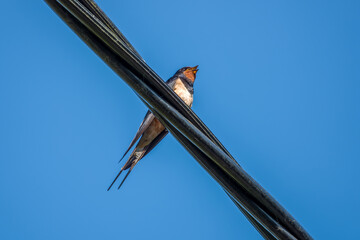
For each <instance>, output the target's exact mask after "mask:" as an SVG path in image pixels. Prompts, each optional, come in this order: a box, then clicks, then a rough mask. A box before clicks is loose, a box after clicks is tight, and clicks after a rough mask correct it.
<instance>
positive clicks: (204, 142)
mask: <svg viewBox="0 0 360 240" xmlns="http://www.w3.org/2000/svg"><path fill="white" fill-rule="evenodd" d="M46 2H48V4H49V2H52V4H53V5H54V2H55V1H50V0H47V1H46ZM62 2H64V1H62ZM69 2H70V1H69ZM74 2H77V1H74ZM49 5H51V3H50V4H49ZM64 5H66V4H64ZM71 7H72V6H68V9H69V8H71ZM63 10H64V9H63ZM54 11H55V12H57V13H58V11H56V10H54ZM63 12H64V11H63ZM85 12H86V11H85ZM78 13H79V12H78ZM80 13H81V11H80ZM66 14H68V13H67V12H66ZM66 14H65V15H66ZM73 14H74V13H73ZM58 15H61V14H59V13H58ZM63 15H64V14H63ZM68 15H69V14H68ZM76 16H78V15H76ZM61 17H63V19H64V16H61ZM68 17H69V16H68ZM66 20H67V21H66ZM74 20H75V19H72V21H69V19H65V20H64V21H65V22H67V24H68V25H69V26H70V27H72V28H73V29H74V28H76V27H74V25H76V24H74V22H75V21H74ZM79 26H80V27H79ZM95 26H96V24H95ZM77 27H78V29H76V30H74V31H75V32H76V33H77V34H78V35H79V36H80V37H83V40H84V41H85V42H86V41H87V42H86V43H87V44H88V45H89V46H90V47H92V48H93V50H94V51H95V52H97V54H98V55H99V56H100V57H102V58H103V59H104V61H105V62H107V63H108V65H109V66H111V67H112V68H113V69H114V71H116V72H117V73H118V74H119V75H120V76H121V77H122V78H123V79H124V80H125V81H126V79H125V78H126V76H124V75H126V74H128V76H127V77H128V79H127V83H128V84H129V85H130V86H131V87H133V89H135V90H136V91H138V93H139V91H140V92H141V91H142V93H143V94H144V93H145V94H149V92H148V91H149V90H150V91H151V87H150V86H149V89H146V86H144V85H141V83H142V82H141V80H140V82H138V83H131V82H128V81H133V80H134V79H135V78H136V76H135V75H133V73H132V72H131V71H130V70H129V69H131V66H130V67H129V66H128V65H131V64H133V63H129V62H126V59H125V60H124V59H119V58H118V57H117V56H116V55H119V53H118V52H117V51H114V49H112V50H113V51H114V52H116V54H114V53H113V52H112V51H110V49H107V50H108V51H107V53H106V51H102V50H103V49H104V48H105V45H103V43H102V41H103V38H101V39H102V41H99V39H97V43H95V44H94V42H96V41H94V39H95V38H94V39H89V36H90V35H91V34H90V32H88V31H85V30H84V26H82V25H80V24H79V23H78V26H77ZM87 27H89V26H87ZM92 27H94V26H92ZM89 28H90V27H89ZM105 30H106V29H105ZM100 33H101V32H100ZM81 35H82V36H81ZM99 35H101V34H99ZM105 39H106V37H105ZM91 41H93V42H92V43H91ZM111 41H112V40H111V38H110V42H111ZM96 44H98V45H96ZM109 45H112V44H111V43H110V44H109ZM115 49H117V50H119V49H118V48H117V47H116V46H115ZM96 50H97V51H96ZM120 51H122V50H121V48H120ZM128 52H129V51H128ZM109 54H110V55H111V54H112V55H113V58H112V59H111V60H109ZM119 63H120V64H121V65H119ZM131 75H133V76H131ZM129 76H130V77H129ZM144 82H145V81H144ZM162 84H163V82H162ZM163 85H164V84H163ZM153 94H154V96H150V98H153V99H149V100H150V102H152V105H157V104H159V102H160V101H161V100H162V99H161V98H160V99H157V100H154V99H156V98H157V97H159V96H158V95H156V94H155V93H153ZM149 95H151V94H149ZM145 97H149V96H145ZM153 101H155V102H153ZM157 101H158V102H157ZM166 104H167V103H166V102H163V103H162V104H160V105H157V107H159V108H163V109H162V110H161V109H160V112H162V111H164V109H167V110H169V109H168V108H169V107H170V109H172V106H166ZM168 105H169V104H168ZM180 105H181V104H180ZM182 105H184V104H182ZM172 110H174V109H172ZM190 113H192V112H191V110H190ZM172 114H173V115H172V116H166V117H167V118H168V119H171V122H172V123H173V122H174V123H175V125H176V126H177V127H178V128H179V129H181V130H182V132H184V133H185V134H186V135H187V137H188V138H189V139H191V140H192V141H193V142H195V143H196V145H198V146H200V148H201V149H202V151H204V152H206V153H207V155H208V156H209V157H210V158H211V159H213V160H214V162H216V160H218V157H220V159H222V160H225V162H226V164H225V166H224V165H223V166H222V167H223V168H224V169H226V170H228V172H225V174H226V173H227V174H228V173H229V172H230V173H232V174H234V175H235V177H234V179H236V178H237V177H239V175H238V176H237V177H236V174H239V173H240V177H244V179H243V180H245V181H246V180H249V179H250V180H252V179H251V178H249V176H248V175H247V174H246V173H245V174H244V172H241V171H239V170H242V169H241V168H239V167H238V166H235V169H232V168H231V167H234V164H231V162H233V160H232V159H231V158H229V156H228V155H226V153H224V152H223V151H219V150H221V149H219V147H218V146H216V145H214V143H212V142H211V141H209V139H208V138H207V137H206V135H204V134H203V133H202V132H200V131H199V130H198V129H196V128H194V126H193V125H187V124H186V122H184V119H181V117H183V116H182V115H181V114H179V113H178V112H177V111H173V112H172ZM162 115H164V116H165V115H166V114H164V112H163V113H162ZM179 119H181V120H180V121H179ZM185 121H187V120H186V119H185ZM190 132H191V133H190ZM194 135H196V137H199V138H200V139H201V141H200V142H199V141H198V140H196V139H194V138H193V137H194ZM209 146H210V148H209ZM224 155H225V156H224ZM217 163H218V164H219V165H222V164H224V163H219V162H217ZM229 166H230V168H229ZM233 170H235V172H233ZM242 171H243V170H242ZM241 174H243V175H242V176H241ZM236 180H239V179H236ZM252 181H253V180H252ZM240 182H241V181H240ZM251 184H252V185H254V182H251ZM251 184H250V185H251ZM245 186H246V184H245ZM252 187H253V186H252ZM255 187H260V185H258V184H257V183H256V182H255ZM251 190H253V189H250V191H249V189H247V191H249V192H250V193H252V191H251ZM259 190H260V191H259ZM262 190H263V189H262V188H261V187H260V188H259V189H255V191H258V193H259V192H260V195H261V194H264V196H260V197H262V198H261V199H260V200H264V199H266V200H267V201H268V202H269V200H270V205H271V203H273V202H272V201H271V200H274V199H272V198H271V197H270V198H269V196H270V195H268V194H267V193H266V192H264V191H262ZM252 194H253V193H252ZM258 197H259V196H256V194H255V199H256V200H259V198H258ZM260 202H261V201H260ZM275 203H276V204H277V202H276V201H275ZM266 207H268V206H266ZM276 208H277V209H279V206H277V205H276V206H275V209H276ZM265 209H267V208H265ZM270 209H271V208H270ZM280 210H284V209H282V207H280ZM275 213H276V212H275ZM280 213H282V214H284V213H285V215H286V214H287V212H286V211H285V212H281V211H280ZM276 214H278V213H276ZM278 216H281V214H280V215H279V214H278ZM289 216H290V215H289V214H288V215H286V216H285V218H284V219H281V218H280V219H279V220H280V221H281V220H285V223H286V222H287V221H289V220H291V221H292V220H293V218H292V217H291V216H290V217H289ZM286 225H287V224H286ZM295 227H296V224H295ZM295 230H296V231H295V232H297V235H298V234H299V233H300V235H299V236H300V237H299V239H310V238H311V237H310V236H308V235H307V233H306V232H305V231H304V230H303V229H302V228H298V229H295Z"/></svg>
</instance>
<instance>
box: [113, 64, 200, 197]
mask: <svg viewBox="0 0 360 240" xmlns="http://www.w3.org/2000/svg"><path fill="white" fill-rule="evenodd" d="M198 70H199V69H198V65H196V66H195V67H183V68H181V69H179V70H178V71H177V72H176V73H175V74H174V76H172V77H171V78H170V79H169V80H167V81H166V84H167V85H168V86H169V87H170V88H171V89H172V90H173V91H174V92H175V93H176V94H177V95H178V96H179V97H180V98H181V99H182V100H183V101H184V102H185V104H186V105H188V106H189V107H192V104H193V99H194V98H193V95H194V81H195V78H196V73H197V71H198ZM167 134H168V131H167V130H166V128H165V127H164V126H163V125H162V124H161V122H160V121H159V120H158V119H157V118H156V117H155V116H154V114H152V112H150V111H148V112H147V113H146V115H145V118H144V120H143V121H142V123H141V125H140V127H139V129H138V131H137V133H136V135H135V137H134V139H133V140H132V141H131V143H130V146H129V147H128V149H127V150H126V152H125V154H124V155H123V157H122V158H121V159H120V161H121V160H122V159H123V158H124V157H125V156H126V154H127V153H128V152H129V151H130V149H131V148H132V147H133V146H134V144H135V143H136V142H137V141H138V140H139V138H140V137H141V138H140V140H139V142H138V144H137V145H136V147H135V148H134V150H133V151H132V153H131V155H130V157H129V158H128V160H127V162H126V163H125V164H124V166H123V167H122V168H121V170H120V172H119V173H118V174H117V176H116V177H115V179H114V181H113V182H112V183H111V184H110V186H109V188H108V191H109V190H110V189H111V187H112V186H113V185H114V183H115V182H116V180H117V179H118V177H119V176H120V174H121V173H122V172H123V171H125V170H128V172H127V173H126V175H125V177H124V179H123V180H122V182H121V183H120V185H119V187H118V189H120V187H121V186H122V185H123V183H124V181H125V180H126V178H127V177H128V176H129V174H130V172H131V171H132V170H133V168H134V167H135V165H136V164H137V163H138V162H139V161H140V160H141V159H142V158H143V157H145V155H147V154H148V153H149V152H150V151H151V150H152V149H153V148H154V147H155V146H156V145H157V144H158V143H159V142H160V141H161V140H162V139H163V138H164V137H165V136H166V135H167Z"/></svg>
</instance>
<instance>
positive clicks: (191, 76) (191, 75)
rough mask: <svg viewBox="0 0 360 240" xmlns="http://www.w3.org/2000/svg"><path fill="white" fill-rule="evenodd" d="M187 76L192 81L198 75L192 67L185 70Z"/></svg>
mask: <svg viewBox="0 0 360 240" xmlns="http://www.w3.org/2000/svg"><path fill="white" fill-rule="evenodd" d="M184 75H185V77H187V78H188V79H189V80H191V81H192V82H194V81H195V77H196V71H193V70H191V69H188V70H185V72H184Z"/></svg>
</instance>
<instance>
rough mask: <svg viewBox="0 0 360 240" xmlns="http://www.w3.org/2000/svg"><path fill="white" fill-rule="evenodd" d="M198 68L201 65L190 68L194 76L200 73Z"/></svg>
mask: <svg viewBox="0 0 360 240" xmlns="http://www.w3.org/2000/svg"><path fill="white" fill-rule="evenodd" d="M198 66H199V65H196V66H195V67H192V68H190V70H191V71H193V73H194V74H196V73H197V71H199V69H198Z"/></svg>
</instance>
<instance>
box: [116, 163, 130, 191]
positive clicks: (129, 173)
mask: <svg viewBox="0 0 360 240" xmlns="http://www.w3.org/2000/svg"><path fill="white" fill-rule="evenodd" d="M132 169H133V168H130V169H129V171H128V172H127V174H126V175H125V177H124V179H123V180H122V181H121V183H120V185H119V187H118V190H119V189H120V188H121V186H122V185H123V183H124V182H125V180H126V178H127V177H128V176H129V174H130V173H131V171H132Z"/></svg>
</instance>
